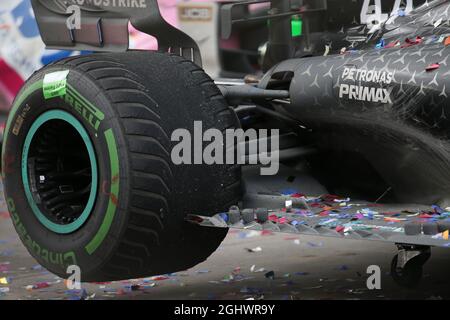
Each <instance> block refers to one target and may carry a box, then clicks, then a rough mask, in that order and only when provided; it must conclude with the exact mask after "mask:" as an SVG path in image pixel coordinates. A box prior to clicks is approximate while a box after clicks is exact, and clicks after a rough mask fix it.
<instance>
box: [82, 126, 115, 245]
mask: <svg viewBox="0 0 450 320" xmlns="http://www.w3.org/2000/svg"><path fill="white" fill-rule="evenodd" d="M105 138H106V143H107V144H108V151H109V160H110V166H111V187H110V192H109V202H108V208H107V209H106V215H105V217H104V219H103V223H102V225H101V226H100V229H99V230H98V231H97V234H96V235H95V236H94V238H93V239H92V240H91V241H90V242H89V243H88V244H87V245H86V247H85V249H86V251H87V253H89V254H92V253H94V252H95V251H96V250H97V249H98V247H99V246H100V245H101V243H102V242H103V240H105V237H106V235H107V234H108V232H109V229H110V228H111V224H112V222H113V220H114V216H115V214H116V209H117V199H118V196H119V156H118V154H117V144H116V139H115V138H114V134H113V131H112V129H108V130H106V131H105Z"/></svg>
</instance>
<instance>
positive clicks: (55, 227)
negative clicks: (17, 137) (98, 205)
mask: <svg viewBox="0 0 450 320" xmlns="http://www.w3.org/2000/svg"><path fill="white" fill-rule="evenodd" d="M51 120H63V121H65V122H67V123H69V124H70V125H71V126H72V127H74V128H75V129H76V130H77V132H78V134H79V135H80V136H81V138H82V139H83V142H84V145H85V147H86V149H87V151H88V154H89V162H90V166H91V176H92V181H91V188H90V192H89V198H88V201H87V204H86V207H85V208H84V210H83V212H82V213H81V215H80V216H79V217H78V218H77V219H76V220H75V221H73V222H71V223H69V224H66V225H62V224H57V223H54V222H52V221H51V220H50V219H48V218H47V217H46V216H45V215H44V214H43V213H42V212H41V210H40V209H39V208H38V206H37V204H36V201H35V199H34V197H33V194H32V192H31V187H30V182H29V175H28V153H29V149H30V146H31V142H32V140H33V137H34V136H35V134H36V132H37V131H38V129H39V128H40V127H41V126H42V125H43V124H45V123H47V122H48V121H51ZM21 171H22V181H23V186H24V190H25V195H26V197H27V200H28V203H29V205H30V207H31V210H32V211H33V213H34V215H35V216H36V218H37V219H38V220H39V222H41V224H42V225H44V226H45V227H46V228H47V229H49V230H51V231H53V232H55V233H59V234H67V233H71V232H74V231H76V230H78V229H79V228H80V227H81V226H82V225H83V224H84V223H85V222H86V220H87V219H88V218H89V216H90V214H91V212H92V210H93V208H94V204H95V198H96V196H97V186H98V172H97V160H96V156H95V151H94V147H93V145H92V142H91V140H90V138H89V135H88V133H87V131H86V129H84V127H83V125H82V124H81V122H80V121H78V120H77V119H76V118H75V117H74V116H72V115H71V114H70V113H68V112H66V111H62V110H50V111H47V112H44V113H43V114H42V115H40V116H39V117H38V118H37V119H36V120H35V121H34V123H33V124H32V126H31V128H30V130H29V131H28V134H27V136H26V138H25V142H24V146H23V151H22V162H21Z"/></svg>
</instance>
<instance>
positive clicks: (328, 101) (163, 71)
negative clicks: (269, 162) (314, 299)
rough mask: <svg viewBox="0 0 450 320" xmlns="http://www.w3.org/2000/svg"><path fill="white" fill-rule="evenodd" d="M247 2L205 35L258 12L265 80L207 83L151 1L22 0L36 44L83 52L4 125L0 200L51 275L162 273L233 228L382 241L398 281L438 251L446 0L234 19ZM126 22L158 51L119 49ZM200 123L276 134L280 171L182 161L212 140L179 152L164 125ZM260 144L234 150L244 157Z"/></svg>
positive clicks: (444, 220)
mask: <svg viewBox="0 0 450 320" xmlns="http://www.w3.org/2000/svg"><path fill="white" fill-rule="evenodd" d="M261 3H262V1H245V2H239V1H238V2H230V3H226V4H222V5H221V6H220V14H221V20H220V32H221V35H222V37H223V38H227V37H228V36H230V35H231V34H232V33H233V30H234V28H235V26H236V25H239V24H245V23H247V22H250V23H253V22H255V21H264V24H265V25H266V26H267V30H268V31H267V32H268V34H267V43H266V44H265V46H264V47H265V49H264V50H263V51H262V57H261V58H262V60H261V67H260V68H261V71H263V72H264V74H263V75H262V77H258V74H252V75H250V76H247V77H245V78H242V79H230V78H228V79H223V78H222V79H216V81H213V80H212V79H211V78H210V77H209V76H208V75H207V74H206V73H205V72H204V71H203V70H202V68H201V65H202V55H201V52H200V50H199V47H198V45H197V44H196V42H195V41H194V40H192V38H191V37H190V36H188V35H187V34H185V33H183V32H182V31H180V30H178V29H175V28H173V27H172V26H171V25H169V24H167V23H166V22H165V21H164V19H163V18H162V17H161V15H160V14H159V9H158V5H157V1H156V0H139V1H132V0H130V1H88V0H86V1H59V0H54V1H43V0H32V4H33V8H34V11H35V16H36V19H37V21H38V24H39V27H40V32H41V36H42V38H43V40H44V42H45V43H46V44H47V46H48V47H49V48H61V49H73V50H75V49H76V50H89V51H95V52H97V53H94V54H91V55H85V56H80V57H71V58H67V59H64V60H61V61H59V62H56V63H52V64H50V65H48V66H46V67H44V68H43V69H42V70H40V71H38V72H36V73H35V74H34V75H33V76H32V77H31V78H30V79H29V80H28V81H27V83H26V84H25V86H24V87H23V88H22V90H21V92H20V93H19V94H18V96H17V97H16V99H15V103H14V106H13V109H12V112H11V114H10V116H9V119H8V123H7V127H6V130H5V138H4V145H3V152H2V162H3V179H4V188H5V194H6V200H7V203H8V207H9V210H10V213H11V216H12V220H13V222H14V225H15V228H16V230H17V232H18V234H19V235H20V238H21V239H22V241H23V243H24V244H25V246H26V247H27V248H28V250H29V251H30V253H31V254H32V255H33V256H34V257H35V258H36V259H37V260H38V261H39V263H41V264H42V265H43V266H45V267H46V268H47V269H48V270H50V271H51V272H54V273H55V274H57V275H59V276H61V277H67V274H66V270H67V267H68V266H70V265H78V266H79V267H80V268H81V270H82V280H83V281H105V280H118V279H126V278H135V277H144V276H150V275H156V274H164V273H169V272H176V271H179V270H184V269H186V268H189V267H192V266H194V265H196V264H198V263H200V262H201V261H203V260H205V259H206V258H207V257H208V256H209V255H211V254H212V253H213V252H214V251H215V250H216V248H217V247H218V246H219V244H220V243H221V241H222V240H223V238H224V237H225V235H226V233H227V229H228V228H229V227H232V228H234V227H236V228H244V229H257V230H265V229H269V230H272V231H275V232H291V233H299V234H317V235H324V236H334V237H338V238H346V237H350V238H353V239H362V240H364V239H367V240H381V241H389V242H393V243H395V244H397V246H398V247H399V254H398V256H396V257H395V258H394V260H393V271H394V274H395V277H396V279H398V281H399V282H400V283H407V284H410V283H416V282H417V280H418V279H419V278H420V275H421V270H422V269H421V268H422V265H423V263H425V261H426V260H427V259H428V258H429V256H430V247H432V246H449V244H450V243H449V240H448V231H449V229H450V227H449V220H448V212H447V209H445V208H446V207H447V206H449V205H450V203H449V200H450V199H449V196H448V195H449V194H450V162H449V159H450V148H449V140H450V136H449V131H448V128H449V127H450V123H449V119H448V117H449V116H447V113H448V110H447V106H448V104H449V94H450V91H449V90H450V83H449V81H448V79H449V75H450V65H449V61H448V57H449V53H450V47H449V46H448V45H449V43H450V3H449V2H448V1H444V0H434V1H421V2H420V3H418V2H416V1H414V2H413V1H407V2H406V3H405V4H403V3H402V2H401V1H397V0H396V1H383V6H381V1H380V0H377V1H374V2H372V1H351V2H345V3H344V2H342V1H337V0H323V1H314V0H311V1H307V0H304V1H302V0H291V1H288V0H271V1H269V2H268V3H269V5H270V9H269V10H268V11H267V13H266V14H258V15H257V16H251V17H246V15H245V14H244V15H243V14H242V12H244V13H245V12H247V11H245V10H244V11H242V8H246V7H247V6H250V5H255V4H261ZM266 3H267V1H266ZM386 10H387V11H386ZM196 12H197V13H193V12H190V13H189V12H184V13H185V14H186V16H192V14H199V12H200V17H204V11H198V10H197V11H196ZM236 12H237V13H236ZM358 16H359V17H360V21H357V20H358V19H356V20H355V17H358ZM77 19H78V20H77ZM69 22H70V23H69ZM129 22H131V24H132V25H133V26H134V27H135V28H137V29H138V30H140V31H142V32H145V33H148V34H151V35H153V36H155V37H156V38H157V39H158V44H159V50H158V52H148V51H129V50H128V23H129ZM198 122H201V126H202V129H203V130H204V131H206V130H209V129H216V130H218V131H219V132H222V133H224V134H225V133H227V132H228V131H229V130H230V129H239V128H242V129H246V130H248V129H277V130H278V131H275V130H274V132H278V133H279V134H278V135H277V136H276V138H277V139H275V140H272V137H271V139H270V143H271V146H272V147H275V145H273V143H274V141H278V142H277V144H278V150H277V148H273V150H272V152H271V154H272V153H274V154H276V155H277V158H278V159H279V170H278V173H277V174H276V175H275V176H263V175H260V174H259V171H258V170H261V169H262V167H260V166H258V165H255V164H254V163H253V162H252V161H248V162H249V163H251V165H249V164H248V163H244V164H246V165H243V163H242V162H243V161H239V155H237V156H236V158H233V159H232V160H235V161H230V162H229V161H226V162H224V161H215V162H212V163H208V164H207V163H206V162H205V161H197V160H198V159H197V160H196V157H197V155H198V152H196V150H200V154H201V152H202V150H203V149H205V147H208V143H207V142H208V141H212V139H213V137H211V136H210V137H209V139H205V140H203V141H200V144H199V143H198V142H197V140H196V139H192V141H190V140H189V142H188V143H187V144H188V146H192V147H193V149H194V152H192V154H191V153H188V154H184V153H183V155H182V157H183V158H185V157H187V158H188V160H191V158H194V161H193V162H194V163H193V164H191V163H190V162H189V161H186V162H181V163H177V162H176V161H174V159H173V157H172V154H173V150H174V148H176V147H177V146H178V142H180V137H181V134H180V135H176V137H177V138H178V140H177V139H175V140H174V139H173V136H174V132H177V130H179V129H182V130H184V131H182V132H184V133H186V132H187V133H188V134H189V135H191V136H193V137H195V136H196V134H198V132H197V128H196V127H195V124H196V123H198ZM215 138H217V137H215ZM263 140H266V142H267V140H269V139H268V137H260V138H258V139H257V140H256V142H255V141H246V140H244V141H241V143H240V144H239V146H236V145H234V146H233V148H232V150H233V151H234V150H235V149H237V148H240V146H242V145H244V151H245V153H244V154H241V156H242V157H241V159H242V158H244V159H247V160H248V159H252V158H254V157H255V156H256V157H257V156H260V154H259V153H258V152H259V151H260V150H259V151H258V150H256V154H255V149H254V148H251V144H252V143H256V144H257V145H259V144H260V143H261V142H263ZM186 150H187V149H186ZM229 151H230V149H229V148H228V147H227V146H226V145H225V144H224V143H223V144H221V146H220V147H219V148H217V149H215V153H214V154H215V155H218V154H224V153H227V152H229ZM266 151H267V149H266ZM234 156H235V155H234V153H233V157H234ZM244 162H247V161H244ZM286 190H288V191H286ZM289 190H290V191H289ZM330 194H333V195H336V196H331V195H330ZM309 195H311V196H312V197H309ZM347 196H350V197H351V199H346V197H347ZM355 199H356V200H355ZM363 200H364V201H366V202H360V201H363ZM381 204H386V206H385V207H384V209H380V208H381V207H380V205H381ZM430 206H432V207H430ZM249 208H259V209H257V210H253V209H249ZM368 208H369V209H368ZM427 208H428V209H427ZM430 208H432V209H430ZM241 209H243V210H241ZM347 209H348V211H345V212H344V211H343V210H347ZM351 210H354V211H355V212H352V211H351ZM324 219H325V220H326V221H323V220H324Z"/></svg>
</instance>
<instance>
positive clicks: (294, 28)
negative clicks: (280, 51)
mask: <svg viewBox="0 0 450 320" xmlns="http://www.w3.org/2000/svg"><path fill="white" fill-rule="evenodd" d="M302 33H303V21H302V19H300V18H299V17H293V18H292V20H291V35H292V37H298V36H301V35H302Z"/></svg>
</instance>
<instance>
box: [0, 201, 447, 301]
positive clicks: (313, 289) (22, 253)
mask: <svg viewBox="0 0 450 320" xmlns="http://www.w3.org/2000/svg"><path fill="white" fill-rule="evenodd" d="M395 254H396V247H395V246H394V245H393V244H388V243H381V242H372V241H361V240H346V239H342V240H341V239H333V238H322V237H316V236H297V235H286V234H267V233H261V232H257V231H245V232H241V231H233V230H231V231H230V232H229V233H228V236H227V237H226V239H225V241H224V242H223V243H222V245H221V246H220V247H219V249H218V250H217V251H216V252H215V253H214V254H213V255H212V256H211V257H210V258H209V259H208V260H207V261H205V262H203V263H202V264H200V265H198V266H196V267H194V268H192V269H190V270H186V271H185V272H179V273H176V274H171V275H164V276H161V277H156V278H146V279H135V280H129V281H119V282H113V283H83V284H82V290H80V291H77V290H75V291H73V290H68V289H67V288H66V287H65V284H64V281H63V280H62V279H60V278H58V277H56V276H55V275H53V274H51V273H49V272H48V271H46V270H45V269H44V268H42V267H41V266H40V265H38V264H37V262H36V261H35V260H34V259H33V258H32V257H31V256H30V255H29V253H28V252H27V250H26V249H25V247H24V246H23V245H22V243H21V242H20V240H19V238H18V236H17V235H16V233H15V230H14V228H13V226H12V222H11V219H10V218H9V215H8V213H7V211H6V207H5V204H4V201H3V200H2V201H1V202H0V283H1V282H2V279H3V282H5V279H6V283H4V284H0V300H2V299H3V300H8V299H56V300H67V299H80V298H83V299H85V298H87V299H218V300H222V299H237V300H243V299H282V300H299V299H448V298H450V276H449V272H450V270H449V266H450V249H447V248H433V250H432V257H431V259H430V261H429V262H428V263H427V264H426V265H425V267H424V277H423V280H422V282H421V284H420V285H419V287H417V288H415V289H405V288H402V287H400V286H399V285H397V284H396V283H395V282H394V281H393V279H392V277H391V276H390V263H391V260H392V258H393V256H394V255H395ZM370 265H377V266H379V267H380V268H381V289H380V290H369V289H368V288H367V285H366V282H367V278H368V277H369V274H367V268H368V266H370ZM33 286H34V288H32V287H33Z"/></svg>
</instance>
